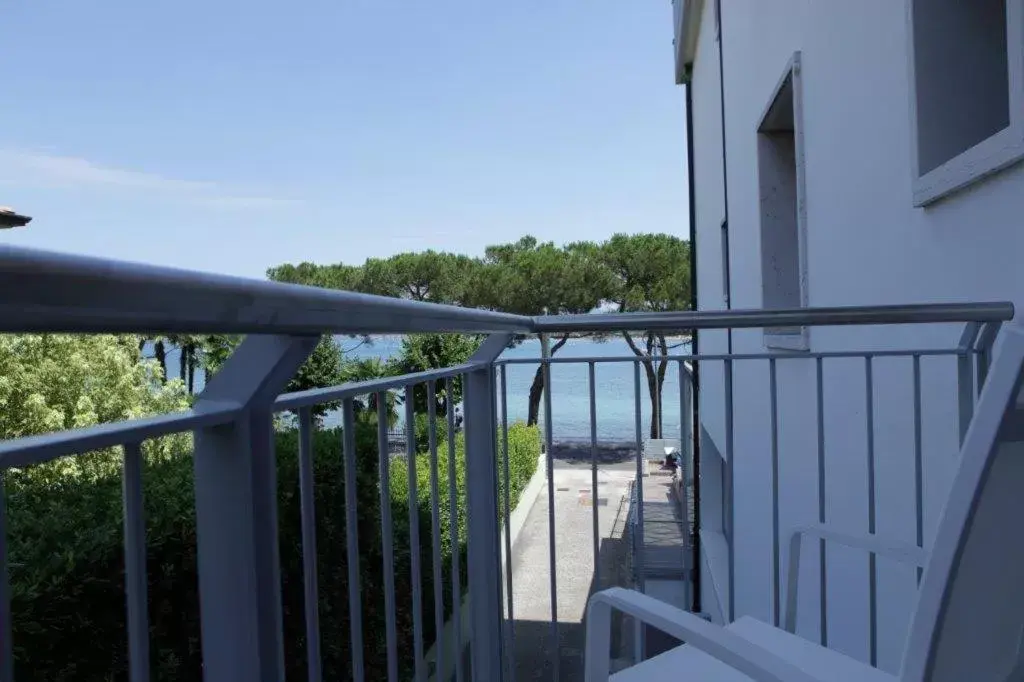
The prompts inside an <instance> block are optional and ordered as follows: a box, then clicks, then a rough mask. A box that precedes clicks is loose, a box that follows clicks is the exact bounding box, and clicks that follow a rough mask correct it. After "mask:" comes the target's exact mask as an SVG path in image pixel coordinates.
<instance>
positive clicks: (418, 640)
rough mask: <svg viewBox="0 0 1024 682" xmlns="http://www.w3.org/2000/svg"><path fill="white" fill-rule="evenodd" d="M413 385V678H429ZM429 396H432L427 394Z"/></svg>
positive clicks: (408, 399)
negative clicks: (424, 643)
mask: <svg viewBox="0 0 1024 682" xmlns="http://www.w3.org/2000/svg"><path fill="white" fill-rule="evenodd" d="M413 388H414V387H413V386H406V387H405V457H406V470H407V472H408V475H409V545H410V547H409V562H410V569H411V573H412V576H411V577H412V646H413V656H414V663H413V666H414V673H413V674H414V679H415V680H416V682H424V680H426V672H425V671H424V659H423V571H422V570H421V567H420V509H419V491H418V490H417V480H416V411H415V409H414V407H415V406H414V405H413V399H414V397H415V396H414V390H413ZM428 400H430V396H428Z"/></svg>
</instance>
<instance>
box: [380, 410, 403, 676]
mask: <svg viewBox="0 0 1024 682" xmlns="http://www.w3.org/2000/svg"><path fill="white" fill-rule="evenodd" d="M387 398H388V394H387V392H386V391H378V392H377V458H378V459H377V461H378V465H379V467H380V533H381V540H382V541H383V544H384V618H385V640H386V642H387V655H388V682H398V628H397V625H396V623H395V609H396V607H397V605H396V603H395V548H394V538H393V537H392V535H393V532H394V530H393V524H392V521H391V456H390V453H389V452H388V406H387Z"/></svg>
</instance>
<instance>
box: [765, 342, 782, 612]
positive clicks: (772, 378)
mask: <svg viewBox="0 0 1024 682" xmlns="http://www.w3.org/2000/svg"><path fill="white" fill-rule="evenodd" d="M768 387H769V390H770V391H771V398H770V402H771V413H772V417H771V419H772V422H771V428H772V618H773V619H774V622H775V627H779V610H780V601H781V597H780V587H779V583H780V581H781V577H780V574H781V572H782V566H781V558H780V555H781V552H780V551H779V383H778V368H777V366H776V360H775V358H769V359H768Z"/></svg>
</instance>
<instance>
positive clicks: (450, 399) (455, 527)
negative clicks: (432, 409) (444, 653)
mask: <svg viewBox="0 0 1024 682" xmlns="http://www.w3.org/2000/svg"><path fill="white" fill-rule="evenodd" d="M445 393H446V394H447V395H446V404H447V406H448V414H447V415H446V416H447V418H448V508H449V510H450V511H449V519H448V521H449V526H448V528H449V531H448V532H449V535H450V537H451V545H452V629H453V630H454V631H455V646H454V647H453V655H454V656H455V682H462V680H463V676H462V675H463V674H462V585H461V583H462V578H461V576H460V575H459V567H460V564H461V554H462V552H461V548H460V541H459V493H458V490H457V488H456V485H455V483H456V478H457V464H458V462H457V461H456V457H455V397H454V396H455V379H454V378H452V377H448V378H447V379H445Z"/></svg>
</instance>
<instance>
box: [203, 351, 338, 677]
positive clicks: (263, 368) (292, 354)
mask: <svg viewBox="0 0 1024 682" xmlns="http://www.w3.org/2000/svg"><path fill="white" fill-rule="evenodd" d="M317 341H318V339H317V337H315V336H313V337H305V336H303V337H288V336H250V337H248V338H246V340H245V341H243V342H242V345H241V346H239V347H238V349H237V350H236V351H235V352H234V353H233V354H232V356H231V357H230V358H229V359H228V361H227V363H225V365H224V367H223V368H221V370H220V371H219V372H217V374H216V376H214V377H213V379H211V381H210V384H209V385H208V386H207V388H206V390H204V391H203V393H202V395H201V396H200V398H199V400H198V401H197V403H196V406H195V409H196V410H202V409H203V407H204V406H205V405H211V404H223V403H225V402H229V403H235V404H238V405H241V406H242V407H243V412H242V416H240V417H239V418H238V419H237V420H236V421H235V422H233V423H231V424H225V425H221V426H215V427H211V428H206V429H200V430H197V431H196V433H195V465H194V466H195V494H196V533H197V539H198V569H199V600H200V602H199V605H200V616H201V629H202V651H203V677H204V679H206V680H209V681H213V680H216V681H217V682H221V681H222V680H237V681H238V682H242V681H243V680H245V681H246V682H251V681H254V680H260V681H263V682H280V680H283V679H284V646H283V641H282V639H283V638H282V632H281V577H280V561H279V556H278V542H277V535H278V528H277V462H276V460H275V457H274V441H273V411H272V403H273V401H274V398H276V397H277V395H278V393H280V392H281V389H282V388H284V386H285V385H286V384H287V382H288V380H289V379H290V378H291V377H292V376H293V375H294V374H295V371H296V370H297V369H298V368H299V367H300V366H301V365H302V363H303V362H304V361H305V359H306V358H307V357H308V356H309V354H310V353H311V352H312V351H313V348H314V347H315V346H316V343H317Z"/></svg>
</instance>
